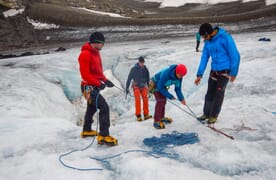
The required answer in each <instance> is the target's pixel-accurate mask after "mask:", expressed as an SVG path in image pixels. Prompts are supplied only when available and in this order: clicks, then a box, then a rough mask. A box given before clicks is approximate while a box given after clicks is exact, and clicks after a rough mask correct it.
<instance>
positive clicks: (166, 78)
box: [150, 64, 187, 129]
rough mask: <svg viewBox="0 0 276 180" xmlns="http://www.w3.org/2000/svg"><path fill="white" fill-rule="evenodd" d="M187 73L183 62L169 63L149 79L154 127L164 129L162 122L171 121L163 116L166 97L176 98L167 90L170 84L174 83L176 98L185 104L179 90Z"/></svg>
mask: <svg viewBox="0 0 276 180" xmlns="http://www.w3.org/2000/svg"><path fill="white" fill-rule="evenodd" d="M186 74H187V68H186V66H185V65H183V64H178V65H176V64H175V65H171V66H169V67H168V68H166V69H163V70H161V71H160V72H158V73H157V74H155V75H154V77H153V78H152V79H151V82H150V83H153V84H154V88H153V94H154V97H155V99H156V104H155V112H154V123H153V126H154V127H155V128H156V129H164V128H165V125H164V123H171V122H172V119H171V118H168V117H165V105H166V99H167V98H168V99H170V100H175V99H176V98H175V97H174V96H173V95H172V94H171V93H170V92H169V91H168V88H169V87H170V86H171V85H174V90H175V93H176V96H177V99H178V100H179V101H180V102H181V103H182V104H183V105H186V101H185V99H184V96H183V94H182V91H181V85H182V78H183V77H184V76H185V75H186Z"/></svg>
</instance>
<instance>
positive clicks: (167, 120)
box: [161, 117, 173, 124]
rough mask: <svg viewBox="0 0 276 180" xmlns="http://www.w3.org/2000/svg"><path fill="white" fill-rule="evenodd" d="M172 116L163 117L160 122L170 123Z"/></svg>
mask: <svg viewBox="0 0 276 180" xmlns="http://www.w3.org/2000/svg"><path fill="white" fill-rule="evenodd" d="M172 121H173V120H172V118H170V117H164V118H162V119H161V122H163V123H165V124H171V123H172Z"/></svg>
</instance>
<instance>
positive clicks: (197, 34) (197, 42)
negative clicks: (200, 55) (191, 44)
mask: <svg viewBox="0 0 276 180" xmlns="http://www.w3.org/2000/svg"><path fill="white" fill-rule="evenodd" d="M199 45H200V34H199V32H197V33H196V52H199V50H198V48H199Z"/></svg>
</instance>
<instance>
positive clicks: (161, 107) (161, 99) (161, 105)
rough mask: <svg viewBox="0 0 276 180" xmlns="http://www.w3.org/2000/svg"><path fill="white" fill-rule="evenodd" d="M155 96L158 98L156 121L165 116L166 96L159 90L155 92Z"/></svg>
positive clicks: (155, 113)
mask: <svg viewBox="0 0 276 180" xmlns="http://www.w3.org/2000/svg"><path fill="white" fill-rule="evenodd" d="M154 97H155V100H156V104H155V112H154V122H160V121H161V119H162V118H163V117H164V116H165V105H166V97H165V96H163V95H162V94H161V93H160V92H158V91H157V92H154Z"/></svg>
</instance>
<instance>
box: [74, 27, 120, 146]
mask: <svg viewBox="0 0 276 180" xmlns="http://www.w3.org/2000/svg"><path fill="white" fill-rule="evenodd" d="M104 43H105V37H104V35H103V34H102V33H100V32H94V33H92V34H91V36H90V41H89V42H87V43H85V44H84V45H83V46H82V48H81V53H80V55H79V58H78V61H79V68H80V74H81V79H82V80H81V91H82V93H83V95H84V96H85V99H86V100H87V109H86V113H85V117H84V125H83V131H82V132H81V137H88V136H98V137H97V140H98V144H107V145H116V144H117V139H115V138H114V137H112V136H110V135H109V127H110V117H109V106H108V104H107V102H106V101H105V99H104V97H103V96H102V95H101V94H100V90H103V89H104V88H105V87H113V86H114V84H113V83H112V82H111V81H110V80H108V79H107V78H106V77H105V75H104V74H103V67H102V60H101V55H100V50H101V49H102V48H103V46H104ZM97 109H99V110H100V112H99V124H100V132H99V134H98V132H97V131H95V130H92V129H91V126H92V123H93V115H94V114H95V112H96V111H97Z"/></svg>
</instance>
